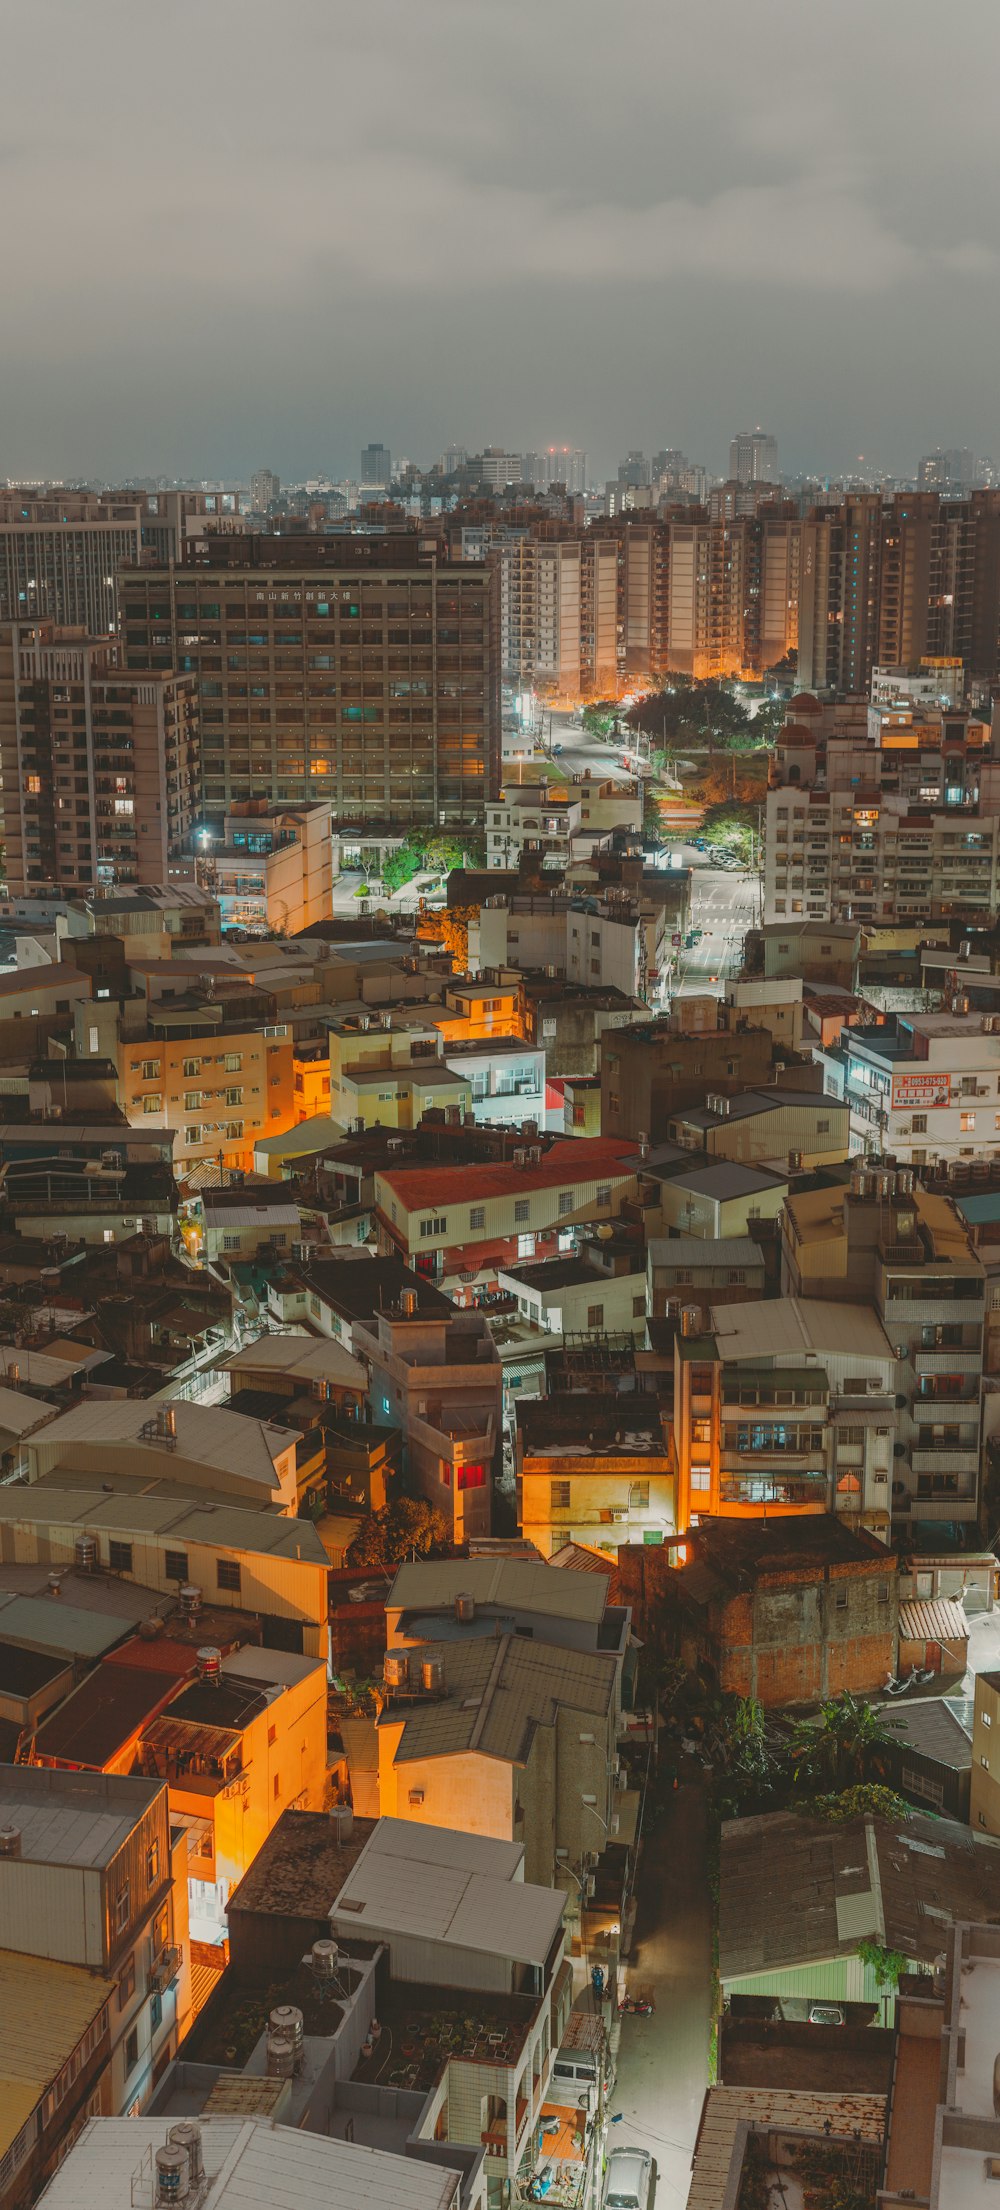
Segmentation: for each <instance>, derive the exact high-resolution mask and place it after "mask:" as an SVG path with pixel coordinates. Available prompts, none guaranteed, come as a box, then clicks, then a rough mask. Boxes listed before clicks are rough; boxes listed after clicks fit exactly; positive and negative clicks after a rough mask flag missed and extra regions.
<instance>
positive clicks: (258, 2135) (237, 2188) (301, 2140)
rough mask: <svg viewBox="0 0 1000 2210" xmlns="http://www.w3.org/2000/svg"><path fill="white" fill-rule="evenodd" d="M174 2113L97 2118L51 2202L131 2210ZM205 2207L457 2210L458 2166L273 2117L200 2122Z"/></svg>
mask: <svg viewBox="0 0 1000 2210" xmlns="http://www.w3.org/2000/svg"><path fill="white" fill-rule="evenodd" d="M174 2122H175V2121H174V2119H173V2118H172V2117H170V2116H164V2117H157V2118H153V2117H150V2116H148V2115H147V2116H145V2117H141V2118H92V2119H91V2120H90V2122H89V2124H88V2125H86V2126H85V2127H84V2129H83V2132H82V2133H81V2135H80V2138H79V2140H78V2141H77V2142H76V2143H75V2145H74V2147H73V2148H72V2149H71V2151H70V2154H69V2155H68V2156H67V2158H66V2160H65V2162H64V2163H63V2164H61V2165H60V2167H59V2170H58V2171H57V2172H56V2174H55V2176H54V2178H53V2179H52V2180H50V2182H49V2185H48V2188H47V2190H46V2196H45V2210H109V2206H111V2210H127V2205H128V2203H129V2202H130V2200H131V2188H132V2181H133V2179H134V2177H135V2175H136V2173H137V2171H138V2168H139V2166H140V2165H141V2163H142V2162H143V2159H144V2158H145V2157H146V2156H147V2155H148V2153H149V2152H150V2151H151V2150H152V2151H153V2152H155V2151H156V2149H158V2148H162V2147H163V2145H164V2143H165V2141H166V2138H167V2134H168V2131H169V2129H170V2127H171V2126H172V2125H173V2124H174ZM201 2144H202V2154H203V2156H204V2159H205V2174H206V2179H207V2182H208V2185H207V2191H206V2192H205V2194H203V2196H202V2197H201V2204H200V2210H451V2206H453V2205H455V2204H457V2202H458V2197H459V2189H460V2186H461V2173H460V2172H457V2171H454V2170H449V2169H448V2168H447V2167H446V2166H445V2165H442V2164H434V2163H430V2162H428V2163H425V2162H424V2161H423V2159H422V2158H418V2157H410V2156H405V2157H404V2156H393V2155H391V2154H389V2152H388V2151H386V2150H384V2149H368V2148H363V2147H362V2146H361V2144H360V2143H359V2142H356V2141H337V2140H330V2139H328V2138H327V2136H326V2135H325V2134H321V2133H299V2132H297V2131H296V2130H295V2129H294V2128H293V2127H291V2126H276V2125H274V2124H273V2122H272V2120H271V2119H270V2118H266V2119H246V2120H244V2119H240V2118H206V2117H205V2116H204V2115H203V2117H202V2121H201Z"/></svg>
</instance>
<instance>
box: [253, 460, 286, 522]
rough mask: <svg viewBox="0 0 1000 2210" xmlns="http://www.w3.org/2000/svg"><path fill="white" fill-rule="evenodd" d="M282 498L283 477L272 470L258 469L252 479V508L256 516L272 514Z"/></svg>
mask: <svg viewBox="0 0 1000 2210" xmlns="http://www.w3.org/2000/svg"><path fill="white" fill-rule="evenodd" d="M280 496H281V477H280V476H276V475H275V473H274V470H273V469H272V468H258V469H257V471H256V473H255V474H254V475H252V476H251V478H250V506H251V509H252V511H253V513H254V514H270V512H271V509H272V507H276V506H277V504H278V500H279V498H280Z"/></svg>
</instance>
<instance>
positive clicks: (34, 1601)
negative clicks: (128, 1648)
mask: <svg viewBox="0 0 1000 2210" xmlns="http://www.w3.org/2000/svg"><path fill="white" fill-rule="evenodd" d="M147 1608H148V1607H147V1606H140V1605H139V1604H138V1603H137V1604H136V1607H135V1616H136V1618H137V1619H138V1618H140V1617H141V1616H142V1611H143V1610H145V1609H147ZM128 1624H129V1623H128V1620H127V1619H123V1618H122V1616H121V1614H120V1612H111V1611H108V1612H100V1611H81V1609H80V1607H79V1606H78V1605H76V1604H67V1603H66V1602H65V1601H64V1599H63V1598H62V1597H61V1596H59V1597H52V1596H3V1595H0V1634H3V1635H6V1636H7V1637H8V1638H9V1639H10V1640H11V1641H12V1642H19V1643H20V1644H21V1646H22V1648H23V1649H26V1650H44V1651H46V1652H47V1653H49V1654H50V1655H51V1656H53V1657H62V1656H66V1657H81V1658H98V1657H103V1655H104V1652H105V1650H110V1649H111V1648H112V1647H113V1645H114V1644H115V1643H116V1642H119V1641H120V1640H121V1637H122V1635H123V1634H125V1633H127V1631H128Z"/></svg>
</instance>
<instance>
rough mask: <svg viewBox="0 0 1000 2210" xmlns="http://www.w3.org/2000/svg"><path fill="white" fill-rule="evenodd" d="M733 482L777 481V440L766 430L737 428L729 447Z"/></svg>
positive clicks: (778, 478)
mask: <svg viewBox="0 0 1000 2210" xmlns="http://www.w3.org/2000/svg"><path fill="white" fill-rule="evenodd" d="M729 473H730V476H731V477H732V478H733V481H734V482H735V483H779V482H780V480H781V479H780V477H779V475H778V441H777V438H774V437H771V436H770V435H769V433H768V431H767V430H761V429H757V430H739V431H738V432H737V434H736V436H735V437H734V439H733V441H732V444H731V445H730V448H729Z"/></svg>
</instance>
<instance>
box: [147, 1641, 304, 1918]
mask: <svg viewBox="0 0 1000 2210" xmlns="http://www.w3.org/2000/svg"><path fill="white" fill-rule="evenodd" d="M272 1735H273V1736H274V1739H273V1741H272V1739H271V1737H272ZM325 1788H326V1667H325V1665H317V1666H316V1668H315V1670H314V1671H313V1672H312V1673H310V1674H309V1675H308V1676H307V1678H306V1679H305V1680H304V1681H302V1682H300V1683H298V1684H297V1685H296V1686H295V1687H294V1688H288V1689H286V1690H285V1692H284V1694H283V1695H281V1696H276V1697H275V1699H274V1701H273V1703H270V1704H268V1705H267V1708H266V1709H265V1710H264V1711H262V1712H260V1714H259V1715H258V1717H257V1718H255V1719H252V1720H251V1722H250V1724H249V1726H248V1727H247V1728H246V1729H245V1731H244V1735H243V1771H242V1772H241V1773H240V1774H238V1775H237V1777H236V1779H235V1780H233V1781H231V1782H230V1784H229V1786H228V1787H226V1788H224V1789H221V1790H220V1792H219V1794H218V1795H217V1796H216V1797H215V1801H214V1812H215V1879H216V1882H217V1883H218V1884H219V1885H220V1886H224V1887H226V1888H227V1889H228V1892H229V1893H231V1892H232V1890H233V1888H235V1887H236V1886H237V1884H238V1882H239V1881H240V1880H242V1878H243V1875H244V1873H245V1872H246V1871H248V1869H249V1867H250V1866H251V1865H252V1864H253V1861H254V1858H255V1857H256V1856H257V1853H258V1851H259V1850H260V1849H261V1848H262V1847H263V1845H264V1843H265V1842H266V1840H267V1837H268V1835H269V1834H270V1832H271V1828H272V1827H273V1826H275V1825H276V1824H277V1821H278V1820H279V1819H280V1817H281V1814H282V1812H283V1811H287V1810H289V1808H290V1807H291V1806H292V1805H294V1806H295V1807H296V1808H297V1809H298V1810H302V1811H321V1810H322V1808H323V1801H324V1794H325ZM172 1793H173V1792H172V1791H171V1797H172ZM206 1808H207V1807H206Z"/></svg>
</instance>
